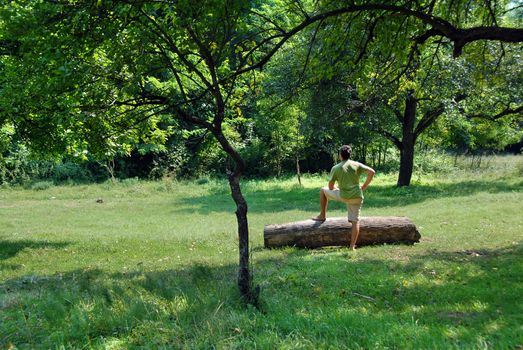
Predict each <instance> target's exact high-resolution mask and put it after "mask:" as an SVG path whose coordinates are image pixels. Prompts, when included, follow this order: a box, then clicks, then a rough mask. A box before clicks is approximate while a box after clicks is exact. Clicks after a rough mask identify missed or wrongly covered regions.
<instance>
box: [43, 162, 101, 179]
mask: <svg viewBox="0 0 523 350" xmlns="http://www.w3.org/2000/svg"><path fill="white" fill-rule="evenodd" d="M52 178H53V180H54V181H55V182H56V183H60V182H66V181H78V182H85V181H89V180H91V179H92V178H91V174H90V173H89V171H88V170H87V169H86V168H85V166H82V165H80V164H76V163H71V162H65V163H61V164H57V165H56V166H55V167H54V169H53V175H52Z"/></svg>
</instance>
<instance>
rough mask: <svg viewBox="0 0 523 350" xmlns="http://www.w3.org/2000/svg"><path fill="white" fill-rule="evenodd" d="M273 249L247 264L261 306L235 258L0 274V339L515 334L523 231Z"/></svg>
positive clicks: (506, 343) (318, 342)
mask: <svg viewBox="0 0 523 350" xmlns="http://www.w3.org/2000/svg"><path fill="white" fill-rule="evenodd" d="M366 249H373V248H366ZM282 253H283V254H282V257H281V258H270V259H265V260H259V261H256V263H255V266H254V268H255V270H254V271H255V278H256V283H259V284H260V285H261V286H262V293H261V296H262V305H263V311H264V312H263V313H260V312H258V311H256V310H253V309H249V308H247V309H245V308H243V307H242V306H241V304H240V302H239V296H238V292H237V289H236V286H235V281H236V270H237V267H236V266H234V265H225V266H207V265H195V266H188V267H182V268H179V269H172V270H165V271H133V272H129V273H106V272H104V271H101V270H96V269H95V270H76V271H71V272H68V273H65V274H60V275H54V276H23V277H19V278H14V279H11V280H8V281H5V282H3V283H1V284H0V300H3V302H2V303H0V309H2V311H3V314H4V315H5V316H1V317H0V321H1V322H0V345H2V344H9V343H13V344H20V343H26V344H29V347H31V348H32V347H36V348H38V347H39V346H41V347H42V348H46V347H48V346H50V345H52V347H57V346H59V345H62V344H63V345H65V346H66V347H67V346H73V347H76V346H79V347H81V346H84V345H86V344H92V342H93V340H95V339H98V340H99V341H101V342H102V341H103V339H106V338H108V337H111V338H119V339H125V341H126V342H128V344H132V345H134V346H141V345H148V346H155V347H160V346H167V347H169V346H171V347H175V348H179V347H180V348H194V347H207V348H209V347H215V346H218V345H220V344H221V346H222V347H235V346H236V347H238V346H239V347H243V346H246V347H247V345H248V342H249V341H251V342H253V341H255V340H254V339H259V340H260V339H262V338H264V337H269V335H270V334H272V335H273V336H274V339H273V340H271V341H270V342H272V343H269V347H278V345H279V346H284V345H285V339H288V340H289V341H291V340H292V339H290V338H289V337H291V338H292V337H293V336H296V335H299V337H301V338H303V339H306V340H307V341H308V342H309V343H308V344H312V345H311V346H310V347H318V346H319V347H329V346H334V347H337V345H339V344H345V345H344V346H347V344H356V345H357V346H354V347H366V348H373V347H396V348H401V347H404V346H405V342H407V344H410V346H408V347H411V348H412V347H417V346H416V342H418V343H419V344H418V345H420V346H421V347H432V348H434V347H435V348H445V347H449V346H450V344H453V345H454V346H458V347H459V346H463V347H466V348H467V347H468V348H471V347H475V346H477V345H478V344H477V339H479V338H481V339H483V340H484V341H485V342H486V343H487V345H488V344H490V346H494V347H496V345H497V346H499V347H500V348H505V347H506V348H511V347H517V345H518V344H519V343H518V342H519V341H521V338H518V336H517V335H516V334H517V328H518V327H519V326H518V325H521V324H522V321H523V316H522V315H523V304H522V303H520V298H521V295H523V283H522V279H521V278H522V275H521V273H522V271H523V261H522V259H521V256H522V255H523V244H521V242H520V244H518V245H514V246H510V247H505V248H502V249H495V250H488V249H485V250H481V251H457V252H438V251H433V252H428V253H426V254H423V255H418V256H410V257H409V259H408V260H406V261H405V260H395V259H382V260H379V259H363V260H356V259H355V258H354V257H353V255H351V254H349V253H347V254H345V253H344V250H337V249H326V250H315V251H305V250H296V249H286V250H284V251H282ZM340 253H341V254H340ZM2 294H3V295H2ZM384 325H386V327H384ZM449 334H451V335H449ZM267 339H268V338H267ZM497 341H498V343H496V342H497ZM220 342H221V343H220ZM336 342H339V343H336ZM499 342H501V343H499ZM126 344H127V343H126ZM290 344H291V343H288V344H287V345H290ZM423 344H425V345H424V346H423ZM427 344H428V345H427ZM102 345H103V344H102ZM431 345H432V346H431ZM251 347H252V343H251Z"/></svg>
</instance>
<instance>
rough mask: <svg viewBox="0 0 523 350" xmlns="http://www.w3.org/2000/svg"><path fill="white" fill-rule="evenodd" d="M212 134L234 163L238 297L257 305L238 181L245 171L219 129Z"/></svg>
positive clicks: (231, 177)
mask: <svg viewBox="0 0 523 350" xmlns="http://www.w3.org/2000/svg"><path fill="white" fill-rule="evenodd" d="M212 132H213V134H214V136H215V137H216V139H217V140H218V142H219V143H220V145H221V146H222V148H223V150H224V151H225V152H226V153H227V154H228V155H229V156H230V157H231V158H232V160H233V161H234V163H235V169H234V171H229V172H228V174H227V175H228V179H229V186H230V188H231V196H232V198H233V200H234V203H235V204H236V221H237V223H238V241H239V243H238V245H239V253H240V257H239V269H238V287H239V289H240V295H241V296H242V298H243V299H244V301H245V302H247V303H249V304H252V305H255V306H257V305H258V297H259V289H257V288H256V289H255V290H252V288H251V286H252V283H251V274H250V271H249V222H248V220H247V211H248V206H247V201H246V200H245V197H243V194H242V191H241V186H240V179H241V175H242V173H243V171H244V169H245V162H244V160H243V159H242V157H241V156H240V154H239V153H238V152H237V151H236V150H235V149H234V148H233V147H232V145H231V144H230V143H229V141H228V140H227V138H226V137H225V136H224V135H223V132H222V130H221V127H220V126H219V125H218V126H215V127H214V128H213V129H212Z"/></svg>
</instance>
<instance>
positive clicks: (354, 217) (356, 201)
mask: <svg viewBox="0 0 523 350" xmlns="http://www.w3.org/2000/svg"><path fill="white" fill-rule="evenodd" d="M322 190H323V193H325V196H326V197H327V199H332V200H335V201H337V202H342V203H345V204H346V205H347V212H348V215H347V217H348V219H349V221H359V220H360V212H361V206H362V205H363V199H361V198H351V199H347V198H342V197H341V196H340V190H329V188H328V187H323V188H322Z"/></svg>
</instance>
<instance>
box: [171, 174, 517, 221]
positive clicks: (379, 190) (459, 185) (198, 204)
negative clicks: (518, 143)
mask: <svg viewBox="0 0 523 350" xmlns="http://www.w3.org/2000/svg"><path fill="white" fill-rule="evenodd" d="M513 191H523V181H519V182H517V183H510V182H505V181H460V182H453V183H442V184H435V185H412V186H410V187H396V186H395V185H382V186H378V185H376V186H370V187H369V189H368V190H367V193H366V196H365V207H367V208H384V207H397V206H405V205H410V204H415V203H420V202H423V201H426V200H431V199H438V198H448V197H462V196H470V195H473V194H475V193H479V192H487V193H501V192H513ZM244 194H245V197H246V199H247V202H248V203H249V212H252V213H270V212H276V211H286V210H296V209H299V210H307V211H316V210H317V209H318V205H319V204H318V203H319V189H310V188H301V187H294V188H290V189H289V188H285V189H282V188H281V187H279V186H277V185H275V186H273V187H272V188H269V189H264V190H256V189H254V190H252V189H250V186H249V185H248V184H247V186H245V189H244ZM177 203H180V204H183V206H182V207H179V208H177V209H175V211H177V212H182V213H187V212H190V213H192V212H194V211H198V212H202V213H204V214H207V213H212V212H231V210H234V209H233V208H234V205H233V203H232V200H231V198H230V195H229V194H226V193H223V192H221V191H220V192H216V193H210V194H208V195H205V196H199V197H185V198H182V199H180V200H177Z"/></svg>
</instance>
